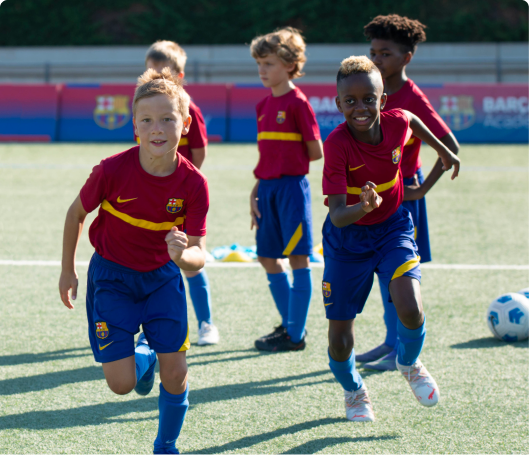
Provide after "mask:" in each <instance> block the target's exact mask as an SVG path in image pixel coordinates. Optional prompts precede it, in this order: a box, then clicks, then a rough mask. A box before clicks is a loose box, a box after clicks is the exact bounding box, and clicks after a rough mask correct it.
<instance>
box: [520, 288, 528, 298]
mask: <svg viewBox="0 0 529 455" xmlns="http://www.w3.org/2000/svg"><path fill="white" fill-rule="evenodd" d="M517 294H522V295H525V297H527V298H528V299H529V288H525V289H522V290H521V291H518V292H517Z"/></svg>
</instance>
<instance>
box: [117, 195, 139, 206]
mask: <svg viewBox="0 0 529 455" xmlns="http://www.w3.org/2000/svg"><path fill="white" fill-rule="evenodd" d="M136 199H138V198H137V197H133V198H132V199H121V196H118V203H119V204H122V203H123V202H129V201H134V200H136Z"/></svg>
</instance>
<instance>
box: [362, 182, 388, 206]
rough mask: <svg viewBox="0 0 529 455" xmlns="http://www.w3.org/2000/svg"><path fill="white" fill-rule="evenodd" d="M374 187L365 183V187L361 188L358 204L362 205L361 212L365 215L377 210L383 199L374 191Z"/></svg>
mask: <svg viewBox="0 0 529 455" xmlns="http://www.w3.org/2000/svg"><path fill="white" fill-rule="evenodd" d="M376 187H377V186H376V185H375V184H374V183H373V182H366V184H365V186H363V187H362V192H361V193H360V202H361V203H362V210H363V211H364V212H366V213H369V212H372V211H373V210H375V209H378V208H379V207H380V204H382V200H383V199H382V198H381V197H380V196H379V195H378V193H377V192H376V191H375V188H376Z"/></svg>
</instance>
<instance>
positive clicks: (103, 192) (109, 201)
mask: <svg viewBox="0 0 529 455" xmlns="http://www.w3.org/2000/svg"><path fill="white" fill-rule="evenodd" d="M177 156H178V155H177ZM80 197H81V202H82V204H83V207H84V209H85V210H86V211H87V212H92V211H93V210H95V209H96V208H97V207H98V206H100V208H99V213H98V215H97V218H96V219H95V220H94V222H93V223H92V225H91V226H90V232H89V236H90V242H91V243H92V245H93V246H94V248H95V250H96V252H97V253H98V254H99V255H100V256H102V257H103V258H104V259H107V260H109V261H112V262H115V263H118V264H120V265H123V266H125V267H128V268H131V269H134V270H137V271H139V272H150V271H152V270H155V269H157V268H159V267H161V266H163V265H165V264H167V263H168V262H169V261H170V260H171V259H170V257H169V253H168V252H167V243H166V242H165V236H166V235H167V232H168V231H170V230H171V228H172V227H173V226H177V227H178V229H179V230H185V231H186V232H187V234H188V235H193V236H204V235H206V215H207V212H208V208H209V193H208V186H207V181H206V177H204V175H202V174H201V173H200V171H198V170H197V169H196V168H195V167H194V166H193V165H192V164H191V163H190V162H189V161H188V160H186V159H185V158H182V157H181V156H178V164H177V167H176V170H175V171H174V172H173V173H172V174H171V175H168V176H165V177H157V176H154V175H151V174H149V173H148V172H146V171H145V170H144V169H143V168H142V167H141V164H140V159H139V147H137V146H136V147H133V148H131V149H130V150H127V151H125V152H122V153H118V154H117V155H114V156H111V157H109V158H105V159H104V160H103V161H101V163H100V164H98V165H97V166H95V167H94V169H93V170H92V173H91V174H90V177H89V178H88V180H87V181H86V183H85V185H84V186H83V188H82V189H81V193H80Z"/></svg>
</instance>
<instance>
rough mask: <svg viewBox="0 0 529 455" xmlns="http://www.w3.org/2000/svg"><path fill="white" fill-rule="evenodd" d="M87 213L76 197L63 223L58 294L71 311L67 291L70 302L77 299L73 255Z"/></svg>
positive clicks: (76, 280) (71, 307) (71, 305)
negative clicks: (69, 292) (70, 291)
mask: <svg viewBox="0 0 529 455" xmlns="http://www.w3.org/2000/svg"><path fill="white" fill-rule="evenodd" d="M86 215H88V212H86V210H85V209H84V207H83V204H82V202H81V198H80V196H77V198H76V199H75V201H73V204H72V205H71V206H70V208H69V209H68V213H67V214H66V221H65V223H64V236H63V243H62V271H61V277H60V278H59V293H60V295H61V300H62V303H64V306H65V307H66V308H69V309H70V310H73V304H72V302H71V301H70V296H69V294H68V291H69V290H70V289H71V290H72V300H75V299H76V298H77V285H78V279H77V278H78V277H77V272H76V270H75V253H76V251H77V244H78V243H79V238H80V237H81V232H82V231H83V225H84V221H85V218H86Z"/></svg>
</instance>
